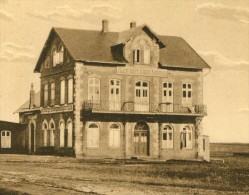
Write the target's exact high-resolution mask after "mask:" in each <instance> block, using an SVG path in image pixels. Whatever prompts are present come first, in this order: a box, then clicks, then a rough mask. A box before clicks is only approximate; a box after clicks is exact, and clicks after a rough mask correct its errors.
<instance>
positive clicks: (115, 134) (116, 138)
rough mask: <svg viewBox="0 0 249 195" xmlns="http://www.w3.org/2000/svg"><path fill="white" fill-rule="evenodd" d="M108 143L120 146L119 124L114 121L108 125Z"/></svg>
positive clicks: (111, 145)
mask: <svg viewBox="0 0 249 195" xmlns="http://www.w3.org/2000/svg"><path fill="white" fill-rule="evenodd" d="M109 145H110V147H119V146H120V126H119V125H117V124H115V123H114V124H112V125H111V126H110V130H109Z"/></svg>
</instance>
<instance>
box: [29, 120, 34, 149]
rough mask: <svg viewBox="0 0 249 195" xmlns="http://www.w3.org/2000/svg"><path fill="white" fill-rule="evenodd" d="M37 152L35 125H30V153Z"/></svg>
mask: <svg viewBox="0 0 249 195" xmlns="http://www.w3.org/2000/svg"><path fill="white" fill-rule="evenodd" d="M34 152H35V125H34V124H33V123H31V124H30V153H32V154H33V153H34Z"/></svg>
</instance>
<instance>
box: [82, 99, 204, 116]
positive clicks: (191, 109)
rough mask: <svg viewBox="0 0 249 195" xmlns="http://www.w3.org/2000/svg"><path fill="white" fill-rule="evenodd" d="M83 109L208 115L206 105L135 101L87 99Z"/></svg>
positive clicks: (101, 111)
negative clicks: (115, 101)
mask: <svg viewBox="0 0 249 195" xmlns="http://www.w3.org/2000/svg"><path fill="white" fill-rule="evenodd" d="M83 111H90V112H94V113H123V114H160V115H162V114H165V115H197V116H199V115H201V116H204V115H207V107H206V105H194V106H185V105H180V104H172V103H159V104H153V103H149V104H141V103H135V102H133V101H130V102H123V103H113V102H100V103H93V102H92V101H91V100H87V101H85V102H84V103H83Z"/></svg>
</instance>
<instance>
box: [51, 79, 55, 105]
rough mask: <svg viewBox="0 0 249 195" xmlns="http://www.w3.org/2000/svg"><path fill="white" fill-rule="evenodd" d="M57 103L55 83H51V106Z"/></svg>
mask: <svg viewBox="0 0 249 195" xmlns="http://www.w3.org/2000/svg"><path fill="white" fill-rule="evenodd" d="M54 102H55V83H51V105H54Z"/></svg>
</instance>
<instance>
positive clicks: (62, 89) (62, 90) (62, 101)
mask: <svg viewBox="0 0 249 195" xmlns="http://www.w3.org/2000/svg"><path fill="white" fill-rule="evenodd" d="M60 104H65V79H62V80H61V84H60Z"/></svg>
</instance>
